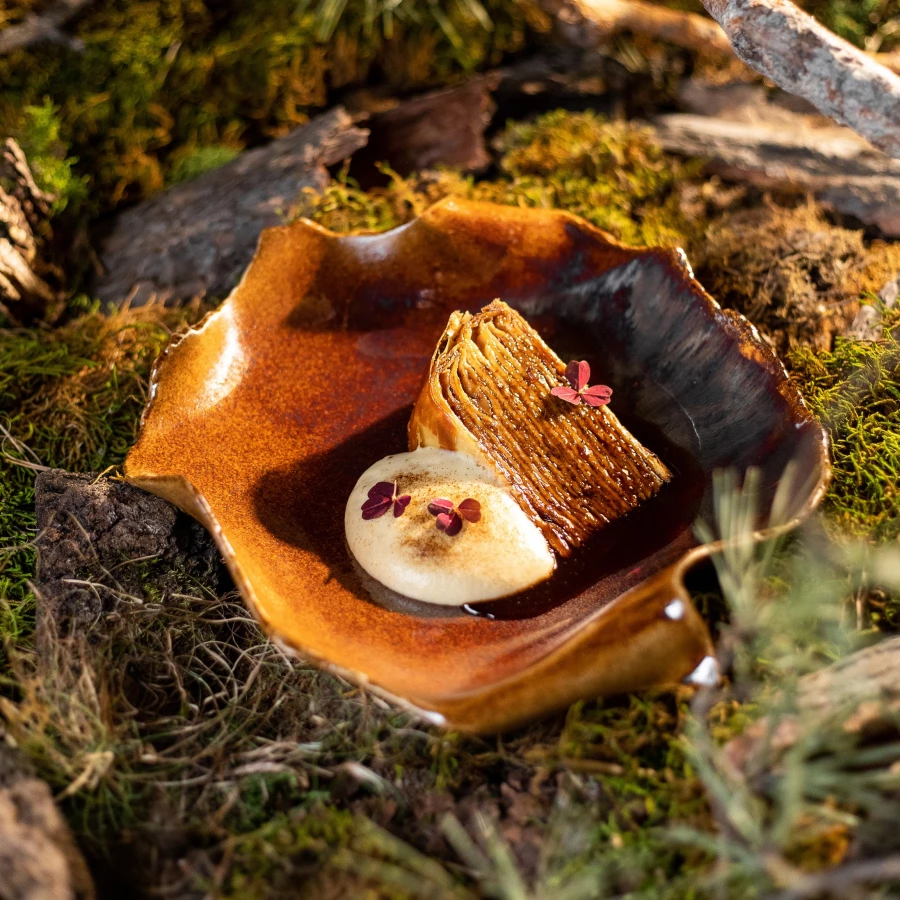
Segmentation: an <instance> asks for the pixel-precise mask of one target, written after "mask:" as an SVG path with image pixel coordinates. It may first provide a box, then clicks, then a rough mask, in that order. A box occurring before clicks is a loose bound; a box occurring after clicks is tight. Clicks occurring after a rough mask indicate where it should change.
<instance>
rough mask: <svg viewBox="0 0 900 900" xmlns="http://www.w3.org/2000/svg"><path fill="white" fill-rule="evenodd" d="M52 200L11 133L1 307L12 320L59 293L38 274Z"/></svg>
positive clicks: (2, 214) (0, 205)
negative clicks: (43, 237)
mask: <svg viewBox="0 0 900 900" xmlns="http://www.w3.org/2000/svg"><path fill="white" fill-rule="evenodd" d="M52 200H53V198H52V197H51V196H49V195H48V194H45V193H44V192H43V191H42V190H41V189H40V188H39V187H38V186H37V185H36V184H35V181H34V177H33V176H32V174H31V169H29V167H28V162H27V161H26V159H25V154H24V153H23V152H22V148H21V147H19V145H18V144H17V143H16V142H15V141H14V140H12V138H7V140H6V141H5V142H4V143H3V145H2V146H0V312H5V313H6V314H7V315H8V316H9V317H10V318H12V319H13V320H22V319H25V318H29V317H31V316H32V315H35V314H38V313H40V312H42V311H44V310H45V309H46V307H47V306H48V305H49V304H52V303H53V302H54V300H56V299H57V292H56V291H54V290H53V288H51V287H50V285H49V284H47V282H46V281H45V280H44V278H42V277H41V275H40V274H39V268H40V250H41V243H42V232H45V231H46V230H47V227H48V226H47V224H46V223H47V220H48V219H49V215H50V203H51V201H52Z"/></svg>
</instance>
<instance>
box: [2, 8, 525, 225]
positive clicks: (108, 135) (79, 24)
mask: <svg viewBox="0 0 900 900" xmlns="http://www.w3.org/2000/svg"><path fill="white" fill-rule="evenodd" d="M307 6H308V4H307ZM470 6H471V4H466V3H462V2H459V3H455V4H452V5H451V7H450V8H449V9H448V10H446V12H445V13H441V7H440V6H439V5H438V4H431V3H426V2H421V0H404V2H402V3H400V4H399V5H397V4H393V5H392V8H393V9H394V15H393V20H392V21H393V24H392V26H391V28H390V29H386V27H385V22H382V23H381V27H374V24H373V22H372V20H371V14H370V10H371V9H372V4H370V3H368V2H367V0H349V2H346V3H345V4H344V7H345V8H344V10H343V14H342V16H341V18H340V22H339V24H338V25H337V27H336V29H335V30H334V32H333V34H332V36H331V38H330V39H329V40H328V42H327V43H323V42H320V41H319V39H318V38H317V34H318V33H319V31H320V25H321V20H320V18H319V17H317V14H316V11H315V10H314V9H311V8H307V9H306V11H303V6H302V5H300V6H298V4H297V3H296V2H294V0H260V2H258V3H254V4H252V5H246V4H224V5H222V4H217V5H215V6H213V5H207V4H205V3H203V2H202V0H100V2H98V3H95V4H91V6H90V8H89V9H88V10H87V11H86V12H85V13H84V14H83V15H82V16H80V17H79V18H78V19H77V21H76V23H75V25H74V27H73V29H72V30H73V32H74V34H75V36H76V37H78V38H79V39H80V40H81V41H83V42H84V45H85V46H84V50H83V51H79V52H76V51H73V50H69V49H64V48H62V47H60V46H59V45H58V44H50V43H45V44H42V45H40V46H37V47H35V48H32V49H30V50H22V51H17V52H15V53H12V54H9V55H8V56H5V57H2V58H0V85H3V88H2V91H0V131H7V132H11V133H13V134H16V135H18V134H24V133H27V131H28V127H29V126H28V123H27V121H26V120H25V116H24V115H23V112H22V111H23V110H24V109H25V108H27V107H29V106H31V107H40V108H44V104H51V105H52V108H53V109H54V110H56V111H57V115H58V123H59V135H58V136H59V138H60V140H61V141H62V142H63V143H65V144H68V145H69V146H70V148H71V152H72V153H73V154H74V156H76V157H77V158H78V163H77V166H76V171H77V173H78V174H79V175H86V176H88V177H89V178H90V186H91V200H92V204H93V207H94V211H101V212H102V211H105V210H108V209H109V208H111V207H113V206H115V205H117V204H118V203H119V202H121V201H122V200H134V199H139V198H141V197H145V196H147V195H148V194H151V193H152V192H154V191H156V190H158V189H160V188H161V187H162V186H163V185H164V184H165V183H166V182H167V181H171V180H173V178H175V177H177V176H178V173H179V166H183V160H185V159H188V158H190V157H191V156H192V155H193V153H194V152H195V151H196V150H197V148H210V147H222V146H224V147H228V148H234V149H240V148H242V147H245V146H249V145H253V144H257V143H259V142H261V141H263V140H265V139H267V138H270V137H272V136H273V135H277V134H282V133H284V132H285V131H286V130H287V129H289V128H291V127H293V126H295V125H297V124H300V123H302V122H304V121H306V119H307V117H308V114H309V112H310V111H311V110H315V109H318V108H321V107H324V106H325V105H327V102H328V98H329V92H331V91H333V90H336V89H341V88H344V87H346V86H349V85H355V84H362V83H364V82H365V81H366V80H367V79H368V78H369V77H370V75H372V74H373V73H376V72H377V73H380V77H382V78H383V79H384V80H386V81H387V82H388V83H389V84H390V85H391V86H392V87H394V88H396V89H408V88H414V87H424V86H426V85H429V84H433V83H439V82H446V81H447V80H452V79H453V78H455V77H458V76H460V75H462V74H463V73H464V72H466V71H469V70H470V69H473V68H476V67H479V66H484V65H496V64H497V63H499V62H500V60H501V59H502V57H503V55H504V54H505V53H507V52H509V51H513V50H516V49H519V48H521V47H522V46H523V45H524V44H525V42H526V41H527V40H528V34H529V29H528V25H527V22H526V12H525V10H524V8H523V6H522V5H521V4H520V3H518V2H515V0H489V2H487V3H485V9H486V10H487V13H488V14H489V17H490V22H489V26H490V27H489V28H487V27H485V22H483V21H481V20H480V19H479V17H478V16H475V15H473V14H472V11H471V9H468V10H467V7H470ZM385 15H386V13H384V12H383V13H382V17H384V16H385ZM436 15H438V17H439V18H441V19H442V23H439V22H438V21H437V20H436V18H435V16H436ZM449 33H453V34H456V35H457V38H458V39H454V40H451V39H450V38H449V37H448V34H449ZM47 108H50V107H47ZM179 160H181V161H182V162H179ZM173 170H174V173H173ZM181 171H182V173H183V169H182V170H181Z"/></svg>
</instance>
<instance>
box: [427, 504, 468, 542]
mask: <svg viewBox="0 0 900 900" xmlns="http://www.w3.org/2000/svg"><path fill="white" fill-rule="evenodd" d="M428 512H430V513H431V514H432V515H433V516H437V522H436V524H437V527H438V528H439V529H440V530H441V531H443V532H444V534H447V535H450V537H453V535H454V534H459V532H460V530H461V529H462V526H463V519H465V520H466V521H467V522H473V523H474V522H477V521H478V520H479V519H480V518H481V504H480V503H479V502H478V501H477V500H473V499H472V498H471V497H469V498H468V499H466V500H463V502H462V503H460V504H459V506H456V507H454V505H453V501H452V500H443V499H441V498H438V499H437V500H432V501H431V503H429V504H428Z"/></svg>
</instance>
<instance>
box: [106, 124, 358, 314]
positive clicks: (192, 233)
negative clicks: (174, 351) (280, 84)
mask: <svg viewBox="0 0 900 900" xmlns="http://www.w3.org/2000/svg"><path fill="white" fill-rule="evenodd" d="M367 136H368V132H367V131H366V130H364V129H362V128H358V127H357V126H356V125H355V124H354V122H353V119H352V118H351V117H350V116H349V115H348V114H347V113H346V112H345V111H344V110H343V109H342V108H341V107H337V108H335V109H333V110H330V111H329V112H327V113H324V114H323V115H321V116H318V117H316V118H315V119H313V120H312V121H311V122H310V123H309V124H308V125H304V126H302V127H300V128H297V129H295V130H294V131H292V132H291V133H290V134H288V135H286V136H285V137H283V138H279V139H278V140H275V141H273V142H272V143H271V144H268V145H266V146H265V147H259V148H257V149H255V150H248V151H247V152H246V153H242V154H241V155H240V156H239V157H238V158H237V159H235V160H234V161H232V162H230V163H228V164H227V165H224V166H222V167H221V168H218V169H214V170H213V171H211V172H206V173H205V174H203V175H201V176H200V177H198V178H195V179H194V180H193V181H189V182H187V183H185V184H180V185H176V186H175V187H172V188H169V189H168V190H167V191H164V192H163V193H161V194H159V195H158V196H156V197H153V198H151V199H150V200H148V201H146V202H145V203H141V204H139V205H138V206H135V207H132V208H131V209H129V210H126V211H125V212H123V213H121V214H120V215H119V216H118V217H117V218H116V220H115V222H114V224H113V227H112V230H111V232H110V233H109V234H108V235H107V236H106V237H105V238H104V239H103V240H102V241H101V246H100V261H101V264H102V265H103V268H104V270H105V271H104V274H103V275H101V276H100V277H99V279H98V280H97V283H96V284H95V286H94V289H95V293H96V295H97V296H98V297H99V298H100V299H101V300H103V301H106V302H113V303H120V304H121V303H124V302H126V301H130V302H131V304H132V305H135V306H140V305H143V304H145V303H148V302H150V301H151V300H157V301H161V302H177V301H181V300H188V299H191V298H193V297H198V296H204V295H212V296H214V297H216V296H224V295H225V294H227V293H228V292H229V291H230V290H231V288H232V287H234V285H235V284H236V283H237V280H238V278H239V277H240V274H241V273H242V272H243V270H244V269H245V268H246V267H247V265H248V263H249V262H250V259H251V258H252V256H253V253H254V251H255V249H256V242H257V240H258V239H259V235H260V232H262V230H263V229H264V228H268V227H270V226H273V225H280V224H282V223H283V221H284V216H285V215H287V214H288V213H289V211H290V209H291V207H292V205H294V204H295V203H296V202H297V200H298V199H299V197H300V194H301V192H302V191H304V190H306V189H311V190H314V191H322V190H324V189H325V186H326V185H327V184H328V180H329V177H330V176H329V173H328V168H327V167H328V166H333V165H336V164H338V163H340V162H342V161H343V160H345V159H347V158H348V157H349V156H350V155H351V154H352V153H353V152H354V151H356V150H358V149H359V148H360V147H362V146H363V145H364V144H365V143H366V139H367Z"/></svg>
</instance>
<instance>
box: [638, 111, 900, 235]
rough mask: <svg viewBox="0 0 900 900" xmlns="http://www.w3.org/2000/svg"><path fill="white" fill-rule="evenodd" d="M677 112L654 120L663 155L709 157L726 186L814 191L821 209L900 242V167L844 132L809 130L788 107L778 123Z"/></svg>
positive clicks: (711, 167) (709, 166) (710, 166)
mask: <svg viewBox="0 0 900 900" xmlns="http://www.w3.org/2000/svg"><path fill="white" fill-rule="evenodd" d="M765 115H768V114H767V113H765V112H761V114H760V119H759V120H758V121H755V122H752V123H749V122H748V121H746V120H744V121H732V120H730V119H726V118H712V117H708V116H699V115H691V114H688V113H674V114H671V115H665V116H658V117H656V118H655V119H654V120H653V126H654V128H655V130H656V135H657V138H658V139H659V142H660V144H661V145H662V147H663V148H664V149H665V150H668V151H669V152H672V153H678V154H681V155H684V156H691V157H699V158H704V159H707V160H708V163H707V169H708V171H709V172H710V173H711V174H714V175H719V176H721V177H722V178H725V179H728V180H730V181H737V182H749V183H750V184H754V185H756V186H758V187H761V188H765V189H778V190H780V191H790V192H795V193H801V194H805V193H812V194H814V195H815V197H816V199H817V200H818V201H819V202H820V203H821V204H822V205H823V206H825V207H827V208H829V209H833V210H835V211H837V212H840V213H842V214H844V215H849V216H853V217H855V218H857V219H859V220H860V221H861V222H864V223H865V224H867V225H875V226H877V227H878V228H879V229H880V230H881V231H882V232H883V233H884V234H885V235H887V236H888V237H900V162H898V161H897V160H895V159H892V158H891V157H890V156H887V155H885V154H884V153H881V152H879V151H878V150H875V149H874V148H873V147H872V146H871V144H869V143H868V141H866V140H864V139H863V138H861V137H859V136H858V135H856V134H854V133H853V132H852V131H850V130H849V129H846V128H838V127H823V128H818V127H812V126H810V124H809V123H808V121H807V120H806V117H805V116H802V115H799V114H791V113H789V112H788V111H787V110H781V111H779V113H778V118H779V120H780V121H779V122H778V123H772V121H771V120H770V121H769V122H766V121H764V120H763V116H765Z"/></svg>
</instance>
